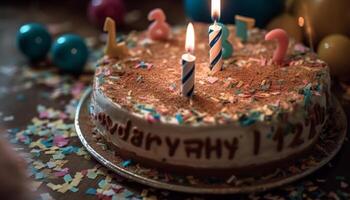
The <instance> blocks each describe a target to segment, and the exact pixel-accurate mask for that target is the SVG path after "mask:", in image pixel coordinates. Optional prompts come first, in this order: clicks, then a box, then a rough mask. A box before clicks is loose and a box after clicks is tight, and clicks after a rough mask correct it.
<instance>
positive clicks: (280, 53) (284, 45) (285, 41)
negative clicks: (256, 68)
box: [265, 29, 289, 64]
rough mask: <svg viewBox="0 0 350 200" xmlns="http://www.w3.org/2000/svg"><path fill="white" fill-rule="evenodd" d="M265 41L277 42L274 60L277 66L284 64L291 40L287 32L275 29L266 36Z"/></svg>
mask: <svg viewBox="0 0 350 200" xmlns="http://www.w3.org/2000/svg"><path fill="white" fill-rule="evenodd" d="M265 40H277V42H278V46H277V49H276V50H275V52H274V54H273V58H272V60H273V61H274V62H275V63H277V64H282V63H283V61H284V58H285V56H286V53H287V50H288V45H289V38H288V35H287V33H286V31H284V30H282V29H274V30H272V31H270V32H269V33H267V34H266V36H265Z"/></svg>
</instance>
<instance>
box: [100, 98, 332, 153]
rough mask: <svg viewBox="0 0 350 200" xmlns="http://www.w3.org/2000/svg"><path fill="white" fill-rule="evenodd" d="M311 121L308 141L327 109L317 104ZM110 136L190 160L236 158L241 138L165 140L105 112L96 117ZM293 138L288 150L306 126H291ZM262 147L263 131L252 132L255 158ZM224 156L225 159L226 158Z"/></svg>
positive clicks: (279, 138)
mask: <svg viewBox="0 0 350 200" xmlns="http://www.w3.org/2000/svg"><path fill="white" fill-rule="evenodd" d="M309 111H310V112H309V118H308V119H306V120H305V126H310V130H309V136H308V138H309V139H312V138H313V137H315V133H316V130H315V129H316V125H320V124H322V123H323V122H324V120H325V108H324V107H321V106H319V105H317V104H316V105H315V106H313V107H312V109H310V110H309ZM94 118H95V119H96V121H98V122H99V123H100V124H101V125H102V126H103V127H104V128H105V129H106V130H107V131H108V133H109V134H110V135H114V137H118V138H120V139H121V140H123V141H124V142H127V143H129V144H131V145H133V146H134V147H137V148H142V149H144V150H146V151H151V150H152V149H153V148H155V147H159V146H165V149H166V151H167V152H166V153H167V155H168V156H169V157H174V156H175V155H176V154H177V152H178V151H180V149H181V150H183V151H184V154H185V156H186V157H187V158H195V159H222V158H225V159H230V160H233V159H234V158H235V155H236V152H237V150H238V148H239V139H238V138H236V137H233V138H231V139H221V138H211V137H206V138H187V139H181V138H178V137H176V136H173V137H169V136H166V137H164V138H162V137H160V136H159V135H157V134H154V133H151V132H147V131H143V130H140V129H139V128H138V127H137V126H135V125H133V124H132V122H131V120H127V121H126V123H125V124H122V123H116V122H113V121H112V119H111V118H110V117H109V116H107V115H106V114H105V113H98V114H96V115H95V116H94ZM283 120H285V121H287V120H288V117H287V116H283ZM283 127H284V126H283V125H281V126H279V127H277V130H276V131H275V134H274V135H273V137H272V139H273V140H274V141H276V143H277V144H276V145H277V147H276V150H277V152H281V151H282V150H283V148H284V146H285V145H284V143H285V134H284V131H285V130H284V128H283ZM292 127H293V128H292V131H293V133H294V137H293V139H292V141H291V143H290V144H288V146H287V147H288V148H296V147H298V146H300V145H302V144H303V143H304V140H303V138H302V133H303V130H304V125H303V123H297V124H293V125H292ZM260 148H261V132H260V131H258V130H254V131H253V147H252V152H253V155H259V153H260ZM223 155H225V157H223Z"/></svg>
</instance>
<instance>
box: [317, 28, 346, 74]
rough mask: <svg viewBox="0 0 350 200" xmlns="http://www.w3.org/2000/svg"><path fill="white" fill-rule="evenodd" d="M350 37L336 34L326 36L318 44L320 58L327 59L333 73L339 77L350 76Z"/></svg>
mask: <svg viewBox="0 0 350 200" xmlns="http://www.w3.org/2000/svg"><path fill="white" fill-rule="evenodd" d="M349 52H350V38H349V37H347V36H345V35H341V34H334V35H329V36H327V37H325V38H324V39H323V40H322V41H321V42H320V44H319V45H318V50H317V53H318V55H319V57H320V59H322V60H324V61H326V62H327V63H328V65H329V67H330V71H331V74H332V75H333V76H337V77H346V78H347V79H348V80H349V76H350V56H349Z"/></svg>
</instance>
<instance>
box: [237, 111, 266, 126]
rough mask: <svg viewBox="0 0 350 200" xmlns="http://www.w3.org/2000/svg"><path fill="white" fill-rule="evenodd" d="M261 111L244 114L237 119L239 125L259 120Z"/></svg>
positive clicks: (248, 124) (246, 124)
mask: <svg viewBox="0 0 350 200" xmlns="http://www.w3.org/2000/svg"><path fill="white" fill-rule="evenodd" d="M260 115H261V113H260V112H252V113H251V114H250V115H249V116H247V115H244V116H242V117H241V118H240V119H239V123H240V125H241V126H243V127H244V126H250V125H252V124H254V123H255V122H256V121H258V120H259V118H260Z"/></svg>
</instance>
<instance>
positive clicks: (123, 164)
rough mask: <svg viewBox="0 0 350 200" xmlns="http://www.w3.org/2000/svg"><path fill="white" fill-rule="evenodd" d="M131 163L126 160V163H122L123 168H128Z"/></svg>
mask: <svg viewBox="0 0 350 200" xmlns="http://www.w3.org/2000/svg"><path fill="white" fill-rule="evenodd" d="M131 163H132V161H131V160H126V161H124V162H123V163H122V166H123V167H127V166H129V165H130V164H131Z"/></svg>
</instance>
